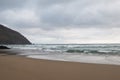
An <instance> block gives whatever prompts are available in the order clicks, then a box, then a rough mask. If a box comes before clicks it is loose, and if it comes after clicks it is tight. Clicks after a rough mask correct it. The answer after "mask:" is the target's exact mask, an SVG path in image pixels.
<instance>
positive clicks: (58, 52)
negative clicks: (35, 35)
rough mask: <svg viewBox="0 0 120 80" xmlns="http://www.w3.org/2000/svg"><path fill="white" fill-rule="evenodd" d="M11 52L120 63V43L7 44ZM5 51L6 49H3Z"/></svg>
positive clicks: (43, 56) (58, 58)
mask: <svg viewBox="0 0 120 80" xmlns="http://www.w3.org/2000/svg"><path fill="white" fill-rule="evenodd" d="M6 46H8V47H10V48H11V49H10V50H6V51H7V52H9V54H13V53H17V55H21V56H25V57H28V58H34V59H47V60H58V61H70V62H81V63H95V64H111V65H120V44H34V45H6ZM3 51H4V50H3Z"/></svg>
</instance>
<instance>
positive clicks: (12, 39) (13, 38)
mask: <svg viewBox="0 0 120 80" xmlns="http://www.w3.org/2000/svg"><path fill="white" fill-rule="evenodd" d="M0 44H31V43H30V41H29V40H27V39H26V38H25V37H24V36H23V35H21V34H20V33H19V32H17V31H14V30H12V29H9V28H7V27H5V26H3V25H1V24H0Z"/></svg>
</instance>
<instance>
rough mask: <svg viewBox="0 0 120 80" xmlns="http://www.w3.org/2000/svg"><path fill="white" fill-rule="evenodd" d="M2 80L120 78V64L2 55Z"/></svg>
mask: <svg viewBox="0 0 120 80" xmlns="http://www.w3.org/2000/svg"><path fill="white" fill-rule="evenodd" d="M0 80H120V66H116V65H102V64H87V63H78V62H64V61H52V60H37V59H30V58H25V57H20V56H13V55H12V56H11V55H0Z"/></svg>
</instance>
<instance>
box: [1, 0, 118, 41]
mask: <svg viewBox="0 0 120 80" xmlns="http://www.w3.org/2000/svg"><path fill="white" fill-rule="evenodd" d="M119 7H120V1H119V0H100V1H98V0H12V1H8V0H0V23H1V24H4V25H7V26H9V27H10V28H12V29H15V30H17V31H20V32H21V33H22V34H24V35H25V36H26V37H28V39H30V40H31V42H33V43H118V42H120V36H119V30H120V28H119V26H120V8H119ZM116 35H117V36H116Z"/></svg>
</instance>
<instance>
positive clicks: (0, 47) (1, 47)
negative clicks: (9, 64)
mask: <svg viewBox="0 0 120 80" xmlns="http://www.w3.org/2000/svg"><path fill="white" fill-rule="evenodd" d="M0 49H10V48H8V47H6V46H0Z"/></svg>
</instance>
